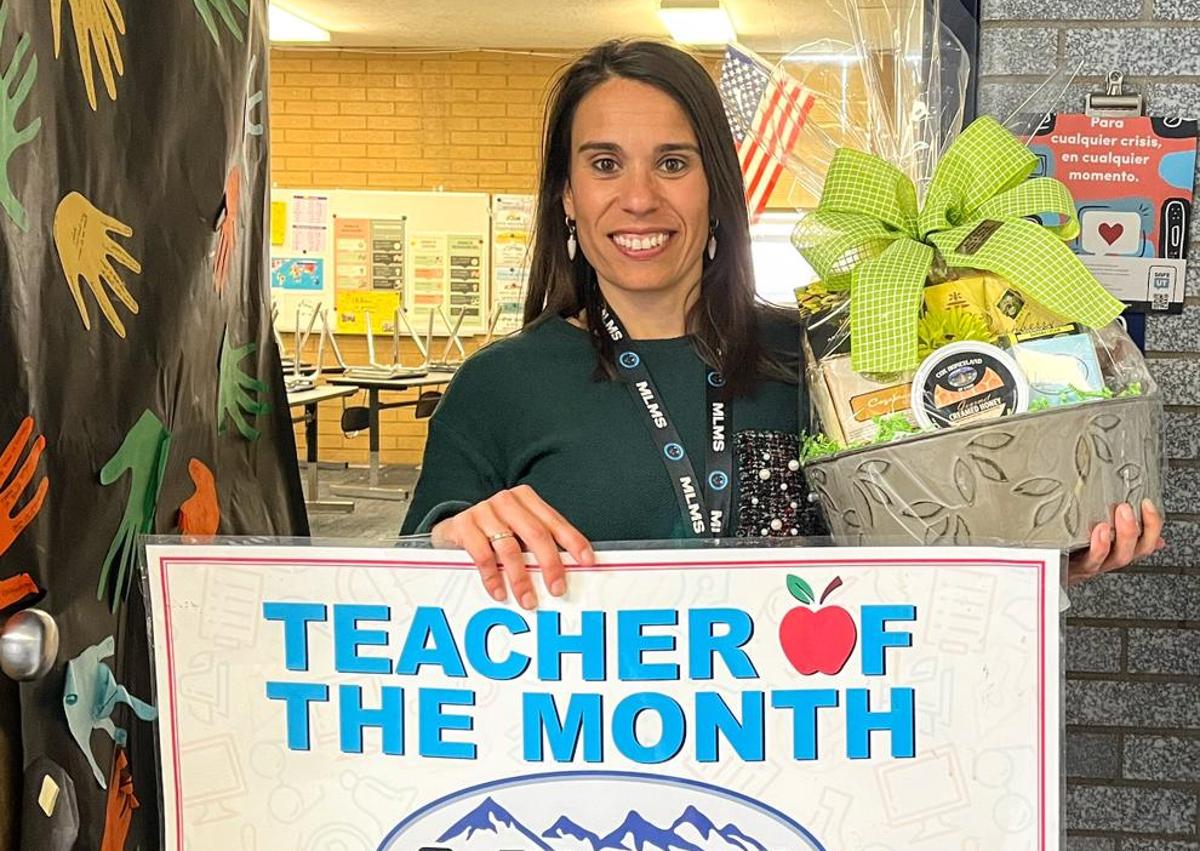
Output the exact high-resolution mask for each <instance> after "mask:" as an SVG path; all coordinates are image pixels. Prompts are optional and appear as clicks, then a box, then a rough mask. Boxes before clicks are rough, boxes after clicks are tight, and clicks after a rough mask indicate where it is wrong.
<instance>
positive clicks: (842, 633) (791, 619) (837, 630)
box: [779, 574, 858, 676]
mask: <svg viewBox="0 0 1200 851" xmlns="http://www.w3.org/2000/svg"><path fill="white" fill-rule="evenodd" d="M841 584H842V580H841V577H837V578H835V579H834V580H833V581H832V582H830V583H829V585H828V586H827V587H826V588H825V592H824V593H823V594H822V595H821V599H820V601H819V602H818V603H817V605H818V606H821V605H823V604H824V602H825V598H826V597H828V596H829V594H830V592H832V591H834V590H835V589H837V588H838V587H839V586H841ZM787 586H788V591H790V592H791V593H792V596H793V597H795V598H796V599H797V600H799V601H800V602H801V603H803V604H804V605H805V606H811V605H812V604H813V599H814V597H813V592H812V588H811V587H809V584H808V583H807V582H805V581H804V580H803V579H801V578H800V577H799V576H792V575H790V574H789V575H788V578H787ZM857 643H858V628H857V627H855V625H854V619H853V618H851V617H850V613H849V612H847V611H846V610H845V609H843V608H842V607H841V606H827V607H825V608H818V609H816V610H815V611H814V610H812V609H808V608H803V607H801V606H797V607H796V608H794V609H792V610H791V611H789V612H788V613H787V614H786V615H784V616H783V621H781V622H780V624H779V644H780V646H781V647H783V653H784V655H785V656H787V658H788V661H789V662H791V663H792V667H794V668H795V669H796V670H797V671H799V672H800V673H802V674H804V675H805V676H808V675H809V674H815V673H818V672H820V673H822V674H836V673H838V672H840V671H841V670H842V668H843V667H844V666H845V664H846V660H847V659H849V658H850V654H851V653H852V652H853V651H854V645H855V644H857Z"/></svg>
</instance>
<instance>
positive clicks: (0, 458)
mask: <svg viewBox="0 0 1200 851" xmlns="http://www.w3.org/2000/svg"><path fill="white" fill-rule="evenodd" d="M32 434H33V417H26V418H25V419H24V420H22V422H21V425H20V426H19V427H18V428H17V433H16V434H15V435H13V438H12V440H10V441H9V442H8V446H7V447H5V449H4V454H2V455H0V555H3V554H4V553H6V552H7V551H8V548H9V547H11V546H12V543H13V541H15V540H16V539H17V536H18V535H20V534H21V532H23V531H25V527H26V526H28V525H29V524H30V523H31V522H33V518H34V517H36V516H37V513H38V512H39V511H40V510H41V508H42V503H43V502H45V501H46V492H47V491H48V490H49V489H50V479H49V478H46V477H43V478H42V480H41V481H40V482H38V486H37V490H35V491H34V493H33V497H32V498H31V499H30V500H29V501H28V502H27V503H25V506H24V507H23V508H21V509H20V510H19V511H17V512H16V513H15V514H14V513H13V509H14V508H16V505H17V500H19V499H20V498H21V494H23V493H24V492H25V488H26V487H28V486H29V483H30V482H32V481H33V475H34V471H35V470H37V464H38V459H39V458H41V457H42V450H43V449H45V448H46V438H45V437H42V436H41V435H38V438H37V440H35V441H34V442H33V448H32V449H30V450H29V454H28V455H27V456H25V463H23V464H22V465H21V468H20V469H19V470H17V472H16V475H13V470H15V469H16V468H17V460H18V459H19V458H20V457H21V453H23V452H24V451H25V446H26V444H28V443H29V437H30V435H32ZM10 476H11V477H12V478H11V480H10V479H9V477H10ZM6 483H7V484H6Z"/></svg>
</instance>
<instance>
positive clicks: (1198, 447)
mask: <svg viewBox="0 0 1200 851" xmlns="http://www.w3.org/2000/svg"><path fill="white" fill-rule="evenodd" d="M983 10H984V19H985V20H984V29H983V39H982V46H981V54H982V55H981V60H982V74H983V76H982V84H981V89H980V98H981V107H982V108H983V111H984V112H989V113H991V114H993V115H997V116H1000V117H1002V118H1003V117H1007V115H1009V114H1010V113H1011V111H1012V110H1013V109H1014V108H1016V107H1017V106H1018V105H1019V104H1020V103H1021V102H1022V101H1023V100H1024V99H1025V97H1026V96H1027V95H1028V94H1029V93H1030V92H1031V91H1032V90H1033V89H1034V88H1036V86H1037V84H1038V83H1040V82H1041V81H1042V80H1044V79H1045V76H1046V74H1047V73H1048V72H1049V71H1050V70H1051V69H1053V68H1055V67H1067V68H1072V69H1074V68H1075V66H1076V65H1077V64H1078V63H1079V62H1080V61H1081V60H1082V61H1083V70H1082V73H1083V74H1084V75H1086V76H1084V77H1081V78H1080V80H1079V81H1078V82H1077V83H1076V85H1074V86H1073V87H1072V88H1071V90H1070V94H1069V97H1068V101H1067V103H1066V104H1065V108H1064V111H1082V108H1083V96H1084V93H1085V92H1087V91H1090V90H1094V89H1097V88H1101V82H1102V80H1103V77H1104V75H1106V74H1107V73H1108V71H1109V70H1112V69H1119V70H1122V71H1124V72H1125V73H1126V75H1127V84H1132V86H1131V87H1132V88H1134V89H1135V90H1137V91H1140V92H1142V93H1144V94H1146V95H1147V96H1148V98H1149V103H1150V109H1151V111H1152V112H1153V113H1154V114H1162V115H1181V116H1185V117H1190V118H1196V117H1200V23H1198V22H1200V0H983ZM1194 223H1195V220H1193V224H1194ZM1191 256H1192V262H1191V264H1190V269H1189V275H1188V281H1187V295H1188V304H1187V308H1186V310H1185V312H1184V313H1183V315H1182V316H1178V317H1155V318H1151V320H1150V321H1149V323H1148V328H1147V333H1146V344H1147V349H1148V351H1149V353H1150V360H1151V368H1152V369H1153V371H1154V374H1155V376H1156V377H1157V378H1158V379H1159V381H1160V382H1161V384H1162V387H1163V389H1164V391H1165V393H1166V401H1167V402H1168V412H1169V414H1168V428H1169V431H1168V438H1167V442H1168V454H1169V456H1170V465H1171V469H1170V474H1169V477H1168V483H1167V491H1166V502H1167V506H1166V507H1167V510H1168V512H1169V523H1168V529H1167V532H1166V538H1167V543H1168V548H1167V549H1166V550H1165V551H1163V552H1162V553H1161V554H1159V555H1158V556H1156V557H1155V558H1153V559H1152V560H1151V561H1150V562H1148V563H1146V564H1144V565H1140V566H1138V567H1136V568H1134V569H1131V570H1128V571H1125V572H1122V573H1117V574H1112V575H1109V576H1105V577H1102V578H1100V579H1097V580H1095V581H1093V582H1091V583H1088V584H1087V585H1085V586H1083V587H1082V588H1081V589H1080V590H1078V591H1077V592H1075V593H1073V594H1072V602H1073V606H1072V610H1071V613H1070V614H1071V617H1069V618H1068V620H1067V624H1068V625H1067V637H1066V661H1067V671H1068V673H1067V680H1068V681H1067V690H1066V721H1067V748H1066V773H1067V777H1068V781H1067V799H1066V822H1067V829H1068V836H1069V838H1068V840H1067V844H1066V848H1067V849H1068V851H1196V849H1200V830H1198V825H1197V798H1198V795H1200V416H1198V415H1200V244H1198V243H1197V241H1196V231H1195V230H1194V229H1193V243H1192V246H1191Z"/></svg>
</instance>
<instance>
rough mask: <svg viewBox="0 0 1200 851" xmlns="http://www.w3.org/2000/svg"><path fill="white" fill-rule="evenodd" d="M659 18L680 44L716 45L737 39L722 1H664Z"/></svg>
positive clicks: (660, 5)
mask: <svg viewBox="0 0 1200 851" xmlns="http://www.w3.org/2000/svg"><path fill="white" fill-rule="evenodd" d="M658 17H659V18H660V19H661V20H662V22H663V24H664V25H665V26H666V28H667V30H668V31H669V32H670V33H671V38H673V39H675V41H677V42H679V43H680V44H695V45H717V44H727V43H728V42H731V41H734V40H736V39H737V32H735V31H734V29H733V21H731V20H730V19H729V13H728V12H726V11H725V7H724V5H723V4H722V3H721V0H661V2H660V3H659V5H658Z"/></svg>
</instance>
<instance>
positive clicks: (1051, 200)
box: [792, 117, 1123, 372]
mask: <svg viewBox="0 0 1200 851" xmlns="http://www.w3.org/2000/svg"><path fill="white" fill-rule="evenodd" d="M1036 166H1037V157H1035V156H1034V155H1033V154H1032V153H1030V152H1029V151H1028V150H1026V148H1025V147H1024V146H1023V145H1022V144H1021V143H1020V142H1018V141H1017V140H1016V139H1015V138H1013V136H1012V134H1011V133H1009V132H1008V131H1007V130H1005V129H1004V128H1003V127H1002V126H1001V125H1000V124H999V123H998V122H997V121H996V120H995V119H993V118H988V117H983V118H980V119H978V120H977V121H975V122H973V123H972V124H971V125H970V126H969V127H967V129H966V130H964V131H963V132H962V134H961V135H960V136H959V137H958V139H957V140H955V142H954V144H953V145H951V146H950V148H949V149H948V150H947V151H946V153H945V155H944V156H943V157H942V159H941V161H940V162H939V163H938V166H937V170H936V171H935V173H934V176H933V181H932V182H931V183H930V186H929V191H928V193H927V195H926V198H925V205H924V207H923V208H921V209H918V208H917V192H916V188H915V187H914V186H913V183H912V181H911V180H909V178H908V177H907V176H906V175H905V174H904V173H902V172H901V171H900V170H899V169H897V168H896V167H894V166H892V165H890V164H889V163H887V162H884V161H883V160H881V159H879V158H878V157H874V156H871V155H870V154H864V153H862V152H861V151H855V150H851V149H849V148H842V149H841V150H839V151H837V153H836V154H835V155H834V158H833V162H832V163H831V164H830V166H829V174H828V175H827V176H826V178H825V189H824V191H823V193H822V195H821V202H820V204H818V206H817V209H816V211H814V212H813V213H810V214H809V215H808V216H806V217H805V218H804V219H803V220H802V221H801V222H800V223H799V224H798V225H797V226H796V230H795V232H794V233H793V234H792V242H793V244H794V245H795V246H796V248H797V249H799V251H800V253H801V254H803V255H804V258H805V260H807V261H808V263H809V265H811V266H812V268H813V269H814V270H815V271H816V273H817V274H818V275H820V276H821V278H822V280H823V281H824V282H825V285H826V286H827V287H829V288H830V289H832V290H846V289H849V290H850V333H851V362H850V363H851V366H852V367H853V368H854V369H855V370H856V371H857V372H899V371H902V370H906V369H910V368H912V367H913V366H915V365H916V363H917V317H918V316H919V314H920V310H921V300H922V296H921V290H922V288H923V287H924V285H925V280H926V278H927V277H928V275H929V270H930V268H931V267H932V265H933V261H934V256H935V253H934V252H935V250H936V251H937V252H938V253H940V254H941V256H942V257H943V258H944V259H945V261H946V263H947V264H948V265H949V266H965V267H971V268H976V269H982V270H984V271H988V272H992V273H994V274H996V275H999V276H1000V277H1002V278H1005V279H1007V280H1008V281H1009V282H1011V283H1012V284H1013V286H1015V287H1016V288H1017V289H1019V290H1020V291H1021V292H1022V293H1023V294H1024V295H1026V296H1028V297H1030V298H1032V299H1034V300H1035V301H1037V302H1038V303H1039V304H1040V305H1041V306H1043V307H1045V308H1047V309H1048V310H1050V311H1052V312H1053V313H1055V314H1057V315H1059V316H1061V317H1063V318H1064V319H1067V320H1070V321H1072V322H1079V323H1081V324H1083V325H1086V326H1088V327H1091V328H1100V327H1102V326H1104V325H1107V324H1108V323H1109V322H1112V321H1113V320H1114V319H1115V318H1116V317H1117V316H1118V315H1119V314H1120V313H1121V310H1122V307H1123V306H1122V304H1121V302H1120V301H1118V300H1117V299H1115V298H1113V297H1112V296H1111V295H1109V294H1108V292H1107V291H1105V289H1104V288H1103V287H1101V286H1100V284H1099V283H1098V282H1097V281H1096V279H1095V278H1094V277H1093V276H1092V274H1091V273H1090V272H1089V271H1088V270H1087V268H1086V267H1085V266H1084V265H1083V264H1082V263H1081V262H1080V261H1079V258H1078V257H1076V256H1075V255H1074V254H1073V253H1072V252H1071V250H1070V249H1069V248H1068V247H1067V245H1066V243H1065V240H1070V239H1074V238H1075V237H1076V236H1077V235H1078V234H1079V220H1078V219H1077V218H1076V216H1075V204H1074V202H1073V201H1072V200H1071V193H1070V192H1068V191H1067V188H1066V187H1065V186H1063V185H1062V184H1061V183H1059V182H1058V181H1057V180H1054V179H1053V178H1048V177H1039V178H1035V179H1033V180H1030V179H1029V176H1030V175H1031V174H1032V173H1033V171H1034V169H1035V168H1036ZM1046 214H1054V216H1055V218H1056V220H1057V224H1052V225H1041V224H1038V223H1037V222H1036V221H1030V219H1029V218H1027V217H1029V216H1039V217H1040V216H1044V215H1046Z"/></svg>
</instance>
